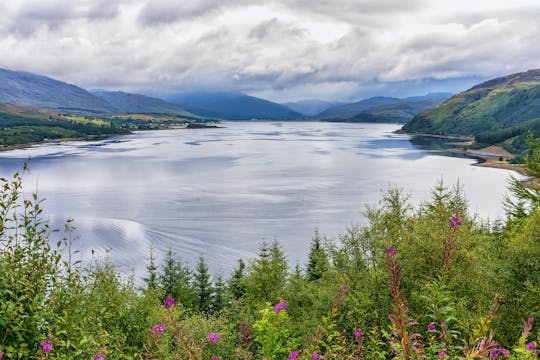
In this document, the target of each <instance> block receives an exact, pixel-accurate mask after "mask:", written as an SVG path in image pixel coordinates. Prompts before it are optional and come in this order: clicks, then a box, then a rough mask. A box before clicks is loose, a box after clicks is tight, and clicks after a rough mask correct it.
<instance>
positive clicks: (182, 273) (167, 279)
mask: <svg viewBox="0 0 540 360" xmlns="http://www.w3.org/2000/svg"><path fill="white" fill-rule="evenodd" d="M159 284H160V287H161V288H162V289H163V290H165V295H168V294H170V295H172V297H173V298H174V299H175V301H176V302H177V303H181V304H182V305H184V306H185V307H191V306H192V305H193V301H194V294H193V289H192V287H191V273H190V271H189V269H188V268H187V267H185V266H183V265H182V263H181V262H180V261H179V260H177V259H175V257H174V254H173V252H172V250H171V249H169V251H167V256H166V257H165V260H164V262H163V266H162V271H161V274H160V276H159Z"/></svg>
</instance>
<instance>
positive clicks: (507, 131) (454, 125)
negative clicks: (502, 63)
mask: <svg viewBox="0 0 540 360" xmlns="http://www.w3.org/2000/svg"><path fill="white" fill-rule="evenodd" d="M403 131H404V132H409V133H428V134H436V135H461V136H474V137H475V139H476V141H477V142H479V143H481V144H483V145H493V144H500V145H502V146H504V148H506V149H507V150H509V151H511V152H514V153H517V152H521V151H523V150H524V148H525V147H526V142H525V135H526V133H527V132H528V131H532V132H533V133H534V134H535V135H536V136H540V69H534V70H529V71H525V72H521V73H517V74H512V75H507V76H503V77H500V78H496V79H492V80H489V81H486V82H484V83H481V84H479V85H476V86H474V87H472V88H470V89H469V90H466V91H463V92H461V93H459V94H457V95H455V96H453V97H452V98H450V99H448V100H447V101H445V102H443V103H442V104H440V105H438V106H436V107H434V108H432V109H429V110H425V111H423V112H421V113H420V114H418V115H416V116H415V117H414V119H413V120H412V121H411V122H410V123H408V124H406V125H405V126H404V127H403Z"/></svg>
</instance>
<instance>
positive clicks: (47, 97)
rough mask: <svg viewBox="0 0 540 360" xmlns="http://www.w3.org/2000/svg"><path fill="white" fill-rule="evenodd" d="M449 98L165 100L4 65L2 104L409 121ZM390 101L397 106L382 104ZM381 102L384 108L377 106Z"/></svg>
mask: <svg viewBox="0 0 540 360" xmlns="http://www.w3.org/2000/svg"><path fill="white" fill-rule="evenodd" d="M444 96H449V95H448V94H428V95H426V96H423V97H416V98H407V99H397V98H388V97H375V98H371V99H366V100H361V101H358V102H356V103H352V104H343V103H336V102H329V101H324V100H317V99H312V100H302V101H298V102H290V103H286V104H278V103H275V102H272V101H268V100H264V99H260V98H257V97H254V96H249V95H246V94H244V93H239V92H192V93H179V94H169V95H164V96H163V99H160V98H156V97H150V96H146V95H142V94H132V93H127V92H122V91H104V90H99V91H94V92H89V91H87V90H85V89H82V88H80V87H78V86H75V85H71V84H67V83H64V82H62V81H58V80H55V79H51V78H48V77H45V76H41V75H37V74H32V73H26V72H19V71H11V70H7V69H0V102H7V103H13V104H17V105H23V106H33V107H37V108H46V109H54V110H59V111H68V112H81V113H93V114H111V113H139V114H173V115H179V116H187V117H195V116H200V117H206V118H216V119H227V120H250V119H268V120H299V119H308V118H309V119H321V120H332V121H392V122H406V121H408V120H410V119H411V118H412V116H414V115H415V114H416V113H417V112H419V111H421V110H424V109H425V108H427V107H429V106H430V105H435V104H436V103H437V100H436V99H440V98H442V97H444ZM426 100H429V101H427V102H426ZM390 104H395V106H393V107H389V108H384V107H380V106H381V105H390ZM399 104H402V105H399ZM377 106H379V107H378V108H376V107H377ZM370 108H373V111H371V112H368V113H362V112H364V111H367V110H368V109H370ZM361 113H362V114H361Z"/></svg>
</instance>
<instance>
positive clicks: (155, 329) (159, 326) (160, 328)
mask: <svg viewBox="0 0 540 360" xmlns="http://www.w3.org/2000/svg"><path fill="white" fill-rule="evenodd" d="M164 331H165V327H164V326H163V324H156V325H154V327H153V328H151V329H150V330H148V332H149V333H150V334H157V333H160V334H161V333H163V332H164Z"/></svg>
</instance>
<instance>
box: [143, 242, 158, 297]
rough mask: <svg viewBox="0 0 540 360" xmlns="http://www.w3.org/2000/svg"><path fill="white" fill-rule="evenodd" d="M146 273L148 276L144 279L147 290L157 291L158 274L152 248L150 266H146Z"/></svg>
mask: <svg viewBox="0 0 540 360" xmlns="http://www.w3.org/2000/svg"><path fill="white" fill-rule="evenodd" d="M146 271H147V274H148V276H147V277H145V278H143V281H144V282H145V283H146V290H148V291H155V290H156V289H157V287H158V272H157V266H156V264H155V258H154V248H150V256H149V258H148V264H147V265H146Z"/></svg>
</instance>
